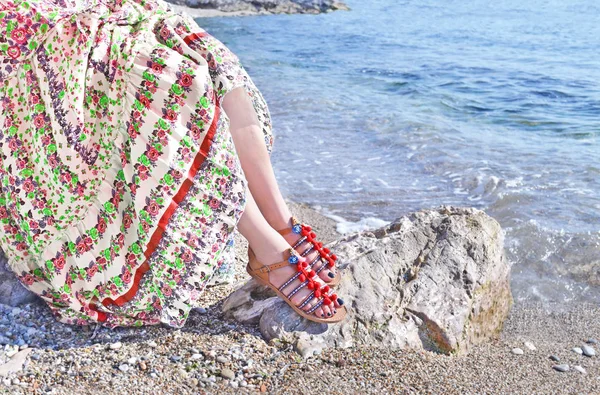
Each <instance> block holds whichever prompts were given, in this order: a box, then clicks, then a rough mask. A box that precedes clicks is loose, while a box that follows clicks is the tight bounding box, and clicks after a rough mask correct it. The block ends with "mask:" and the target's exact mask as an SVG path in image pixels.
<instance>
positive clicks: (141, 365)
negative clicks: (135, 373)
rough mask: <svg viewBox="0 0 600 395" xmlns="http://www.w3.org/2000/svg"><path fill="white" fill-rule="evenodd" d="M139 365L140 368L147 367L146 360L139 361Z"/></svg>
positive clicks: (144, 368)
mask: <svg viewBox="0 0 600 395" xmlns="http://www.w3.org/2000/svg"><path fill="white" fill-rule="evenodd" d="M139 367H140V370H146V369H148V366H146V362H144V361H140V364H139Z"/></svg>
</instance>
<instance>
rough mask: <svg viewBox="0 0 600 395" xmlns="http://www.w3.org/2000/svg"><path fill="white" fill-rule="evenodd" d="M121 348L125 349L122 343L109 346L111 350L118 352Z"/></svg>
mask: <svg viewBox="0 0 600 395" xmlns="http://www.w3.org/2000/svg"><path fill="white" fill-rule="evenodd" d="M121 347H123V344H122V343H121V342H116V343H111V344H110V346H109V348H110V349H111V350H118V349H120V348H121Z"/></svg>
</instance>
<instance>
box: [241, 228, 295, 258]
mask: <svg viewBox="0 0 600 395" xmlns="http://www.w3.org/2000/svg"><path fill="white" fill-rule="evenodd" d="M250 248H251V249H252V251H254V254H255V255H256V259H257V260H258V261H260V262H261V263H263V264H265V265H270V264H273V263H277V262H281V261H282V260H283V259H284V256H285V252H286V251H287V250H289V248H290V245H289V243H288V242H287V241H286V240H285V239H284V238H283V237H282V236H281V235H280V234H279V233H277V232H276V231H275V230H273V231H272V233H270V234H269V236H268V237H266V238H264V239H262V240H260V241H258V242H254V243H250Z"/></svg>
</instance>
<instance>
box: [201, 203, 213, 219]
mask: <svg viewBox="0 0 600 395" xmlns="http://www.w3.org/2000/svg"><path fill="white" fill-rule="evenodd" d="M202 212H203V213H204V215H206V216H209V215H212V208H210V206H209V205H208V204H206V203H204V207H203V208H202Z"/></svg>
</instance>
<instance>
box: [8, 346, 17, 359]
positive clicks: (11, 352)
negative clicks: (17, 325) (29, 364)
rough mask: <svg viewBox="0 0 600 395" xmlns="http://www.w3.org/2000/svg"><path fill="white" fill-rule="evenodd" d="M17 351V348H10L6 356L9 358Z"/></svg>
mask: <svg viewBox="0 0 600 395" xmlns="http://www.w3.org/2000/svg"><path fill="white" fill-rule="evenodd" d="M18 352H19V350H18V349H16V348H15V349H12V350H9V351H7V352H6V356H7V357H9V358H12V357H13V356H14V355H16V354H17V353H18Z"/></svg>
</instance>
